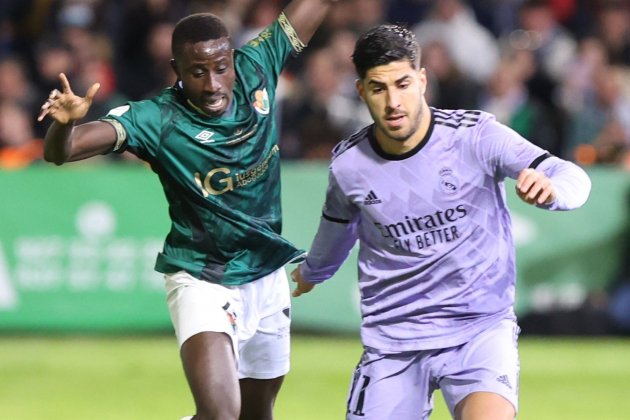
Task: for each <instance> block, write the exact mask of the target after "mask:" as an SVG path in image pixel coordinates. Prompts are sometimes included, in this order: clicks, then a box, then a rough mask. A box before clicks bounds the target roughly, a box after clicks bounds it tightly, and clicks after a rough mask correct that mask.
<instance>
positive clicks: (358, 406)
mask: <svg viewBox="0 0 630 420" xmlns="http://www.w3.org/2000/svg"><path fill="white" fill-rule="evenodd" d="M360 379H362V380H363V383H362V384H361V387H358V386H357V385H358V384H359V382H360ZM369 383H370V377H369V376H365V375H360V374H359V372H357V373H356V374H355V375H354V379H353V380H352V388H351V389H350V396H349V397H348V404H347V407H346V411H347V412H348V413H352V414H354V415H355V416H365V413H364V412H363V406H364V405H365V389H366V388H367V386H368V384H369ZM357 391H358V395H357V396H356V398H354V393H355V392H357ZM353 400H354V407H352V401H353Z"/></svg>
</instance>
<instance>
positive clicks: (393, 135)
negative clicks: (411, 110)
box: [370, 106, 424, 143]
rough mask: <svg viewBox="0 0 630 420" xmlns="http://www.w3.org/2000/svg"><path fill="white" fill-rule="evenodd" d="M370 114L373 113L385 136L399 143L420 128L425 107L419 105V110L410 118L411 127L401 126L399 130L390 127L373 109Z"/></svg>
mask: <svg viewBox="0 0 630 420" xmlns="http://www.w3.org/2000/svg"><path fill="white" fill-rule="evenodd" d="M370 114H372V119H373V120H374V121H375V123H376V128H377V130H378V131H380V132H381V133H382V134H383V135H384V136H385V137H387V138H388V139H390V140H393V141H396V142H399V143H404V142H406V141H407V140H409V139H410V138H411V137H412V136H413V135H414V134H416V132H417V131H418V130H419V128H420V123H421V122H422V116H423V115H424V109H423V107H422V106H420V107H418V110H417V112H416V113H415V114H414V115H413V116H412V117H411V118H409V122H410V125H409V127H408V128H404V127H401V128H400V129H399V130H392V129H390V128H388V127H387V124H385V123H384V122H383V119H381V118H377V116H376V115H375V113H373V112H372V111H371V110H370Z"/></svg>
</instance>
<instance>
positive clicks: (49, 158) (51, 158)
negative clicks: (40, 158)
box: [44, 151, 66, 166]
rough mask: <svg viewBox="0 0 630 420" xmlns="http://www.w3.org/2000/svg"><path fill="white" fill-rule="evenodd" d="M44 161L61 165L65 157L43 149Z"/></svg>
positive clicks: (64, 161)
mask: <svg viewBox="0 0 630 420" xmlns="http://www.w3.org/2000/svg"><path fill="white" fill-rule="evenodd" d="M44 161H45V162H48V163H54V164H55V165H57V166H61V165H63V164H64V163H66V159H64V158H63V157H62V156H59V155H58V154H55V153H50V152H49V151H44Z"/></svg>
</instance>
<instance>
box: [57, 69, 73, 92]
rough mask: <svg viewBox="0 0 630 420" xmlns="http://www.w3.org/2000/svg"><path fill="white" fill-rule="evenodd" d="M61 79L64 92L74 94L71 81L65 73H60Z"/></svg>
mask: <svg viewBox="0 0 630 420" xmlns="http://www.w3.org/2000/svg"><path fill="white" fill-rule="evenodd" d="M59 80H60V81H61V89H62V90H63V93H70V94H72V93H73V92H72V89H71V88H70V82H68V78H67V77H66V75H65V74H64V73H59Z"/></svg>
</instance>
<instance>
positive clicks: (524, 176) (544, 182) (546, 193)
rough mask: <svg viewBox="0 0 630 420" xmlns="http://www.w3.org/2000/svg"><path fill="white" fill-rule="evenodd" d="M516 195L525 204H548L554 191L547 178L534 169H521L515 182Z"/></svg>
mask: <svg viewBox="0 0 630 420" xmlns="http://www.w3.org/2000/svg"><path fill="white" fill-rule="evenodd" d="M516 194H518V196H519V197H520V199H521V200H523V201H524V202H526V203H527V204H537V205H543V204H550V203H552V202H553V201H554V200H555V199H556V191H555V189H554V188H553V185H552V184H551V181H550V180H549V178H547V176H546V175H545V174H544V173H542V172H540V171H537V170H535V169H530V168H528V169H523V170H522V171H521V173H520V174H519V175H518V179H517V180H516Z"/></svg>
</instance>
